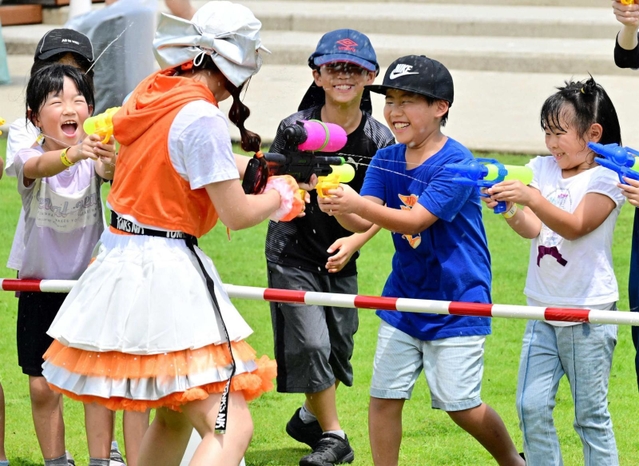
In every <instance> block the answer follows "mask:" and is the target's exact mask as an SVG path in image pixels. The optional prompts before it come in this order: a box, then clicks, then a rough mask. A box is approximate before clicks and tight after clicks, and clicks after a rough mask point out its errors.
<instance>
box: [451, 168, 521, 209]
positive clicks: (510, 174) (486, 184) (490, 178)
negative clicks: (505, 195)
mask: <svg viewBox="0 0 639 466" xmlns="http://www.w3.org/2000/svg"><path fill="white" fill-rule="evenodd" d="M444 168H445V169H446V170H448V171H450V172H453V173H454V174H455V175H457V176H455V177H454V178H453V179H452V181H453V183H457V184H462V185H465V186H477V187H478V188H479V195H480V196H483V197H490V196H489V195H488V194H484V193H483V192H482V188H491V187H493V186H494V185H496V184H497V183H501V182H502V181H505V180H519V181H521V182H522V183H524V184H525V185H529V184H530V183H531V182H532V179H533V173H532V170H531V169H530V168H529V167H522V166H518V165H504V164H503V163H500V162H498V161H497V160H495V159H485V158H476V159H473V160H472V161H470V162H469V163H449V164H447V165H444ZM506 210H508V209H507V203H506V201H499V202H498V203H497V205H496V206H495V209H494V212H495V213H496V214H501V213H504V212H506Z"/></svg>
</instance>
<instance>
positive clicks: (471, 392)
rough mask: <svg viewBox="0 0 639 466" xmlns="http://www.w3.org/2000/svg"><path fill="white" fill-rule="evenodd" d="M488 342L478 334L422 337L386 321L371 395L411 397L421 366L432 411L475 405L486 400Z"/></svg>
mask: <svg viewBox="0 0 639 466" xmlns="http://www.w3.org/2000/svg"><path fill="white" fill-rule="evenodd" d="M485 340H486V337H485V335H477V336H475V335H474V336H464V337H452V338H443V339H441V340H431V341H424V340H420V339H418V338H414V337H412V336H410V335H408V334H406V333H404V332H402V331H401V330H398V329H396V328H395V327H393V326H391V325H389V324H388V323H386V322H384V321H382V323H381V324H380V326H379V332H378V334H377V350H376V351H375V361H374V366H373V380H372V382H371V389H370V395H371V396H372V397H374V398H382V399H396V400H399V399H404V400H408V399H410V396H411V393H412V391H413V387H414V386H415V382H416V381H417V377H419V374H420V373H421V372H422V369H423V370H424V374H425V375H426V381H427V382H428V387H429V389H430V396H431V405H432V407H433V409H441V410H443V411H463V410H465V409H471V408H475V407H477V406H479V405H480V404H481V403H482V401H481V381H482V376H483V373H484V342H485Z"/></svg>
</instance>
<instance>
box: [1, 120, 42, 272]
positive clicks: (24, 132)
mask: <svg viewBox="0 0 639 466" xmlns="http://www.w3.org/2000/svg"><path fill="white" fill-rule="evenodd" d="M39 134H40V131H39V130H38V128H36V127H35V126H34V125H33V123H31V122H30V121H29V120H27V119H26V118H18V119H17V120H16V121H14V122H13V123H12V124H11V126H9V133H8V137H7V159H6V165H5V172H6V173H7V175H8V176H16V175H17V174H16V168H15V165H14V163H13V162H14V159H15V156H16V154H17V153H18V151H20V150H22V149H27V148H29V147H32V146H33V145H34V144H35V143H36V140H37V139H38V135H39ZM23 257H24V210H23V209H22V208H20V214H19V217H18V225H17V226H16V232H15V234H14V236H13V243H11V252H9V260H8V261H7V267H9V268H10V269H14V270H20V267H21V266H22V258H23Z"/></svg>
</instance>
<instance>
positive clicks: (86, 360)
mask: <svg viewBox="0 0 639 466" xmlns="http://www.w3.org/2000/svg"><path fill="white" fill-rule="evenodd" d="M231 348H232V349H233V356H234V357H235V359H236V360H239V361H251V360H253V359H255V354H256V353H255V350H254V349H253V348H252V347H251V345H249V344H248V343H247V342H246V341H244V340H242V341H234V342H231ZM44 359H45V361H48V362H49V363H50V364H53V365H54V366H58V367H62V368H64V369H65V370H67V371H69V372H73V373H74V374H82V375H88V376H91V377H109V378H111V379H141V378H148V377H171V376H184V375H189V374H197V373H199V372H203V371H205V370H207V369H210V368H211V367H224V366H228V365H229V364H231V357H230V355H229V352H228V346H227V344H226V343H224V344H221V345H208V346H204V347H203V348H197V349H186V350H182V351H174V352H171V353H161V354H149V355H141V354H128V353H120V352H118V351H106V352H96V351H85V350H81V349H78V348H70V347H68V346H64V345H63V344H62V343H60V342H59V341H57V340H53V343H52V344H51V346H50V347H49V349H48V350H47V352H46V353H44Z"/></svg>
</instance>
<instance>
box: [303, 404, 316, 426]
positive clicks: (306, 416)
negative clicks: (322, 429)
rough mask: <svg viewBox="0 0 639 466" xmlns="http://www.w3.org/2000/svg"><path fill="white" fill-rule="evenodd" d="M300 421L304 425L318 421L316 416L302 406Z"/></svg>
mask: <svg viewBox="0 0 639 466" xmlns="http://www.w3.org/2000/svg"><path fill="white" fill-rule="evenodd" d="M300 419H301V420H302V422H303V423H304V424H310V423H311V422H315V421H317V418H316V417H315V414H313V413H311V412H310V411H309V410H308V409H306V405H302V409H300Z"/></svg>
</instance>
